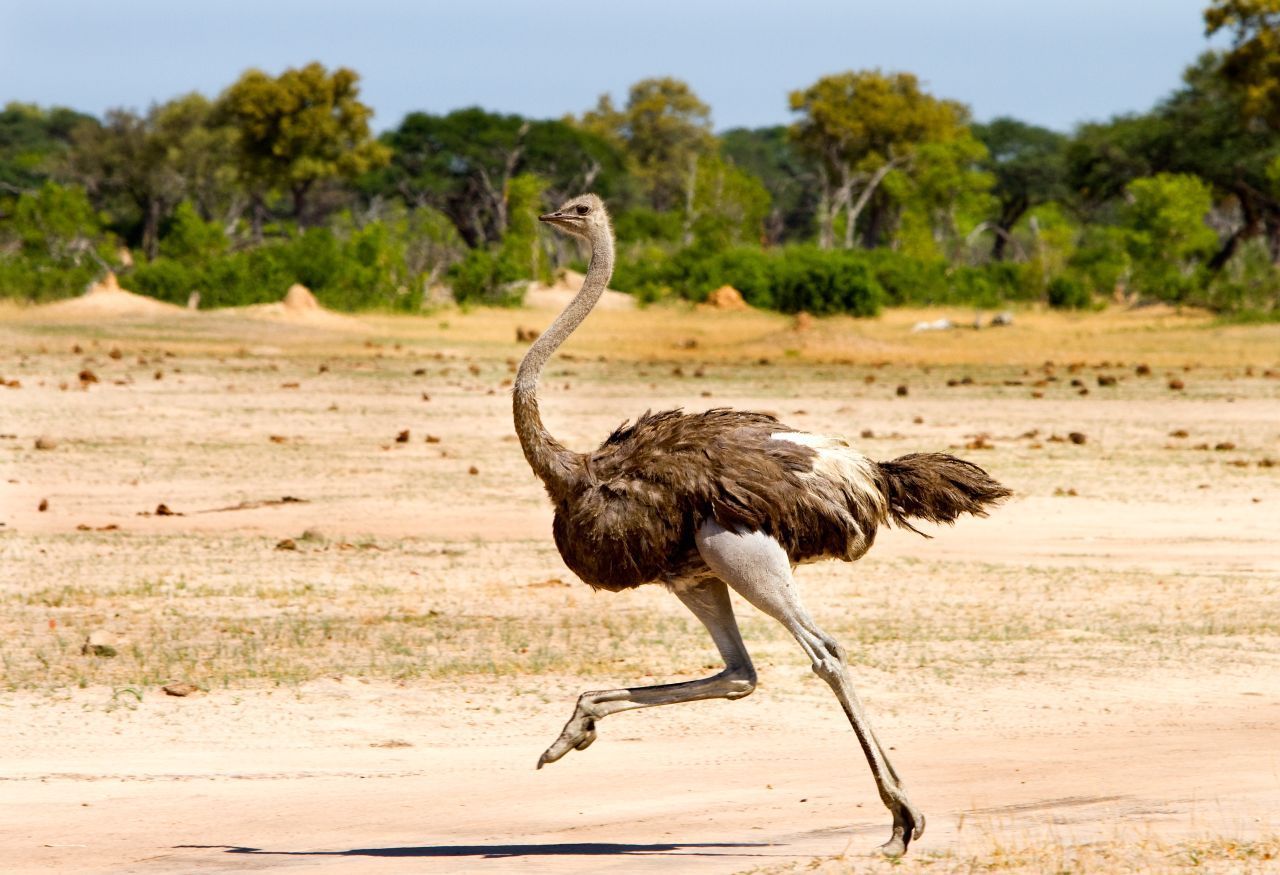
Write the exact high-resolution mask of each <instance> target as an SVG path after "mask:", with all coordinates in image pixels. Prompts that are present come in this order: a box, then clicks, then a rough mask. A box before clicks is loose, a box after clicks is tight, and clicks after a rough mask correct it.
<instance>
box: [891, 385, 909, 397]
mask: <svg viewBox="0 0 1280 875" xmlns="http://www.w3.org/2000/svg"><path fill="white" fill-rule="evenodd" d="M909 391H910V390H909V389H907V385H906V384H905V383H903V384H902V385H901V386H899V387H898V388H897V389H895V390H894V393H895V394H896V395H897V396H898V397H899V398H906V397H907V393H908V392H909Z"/></svg>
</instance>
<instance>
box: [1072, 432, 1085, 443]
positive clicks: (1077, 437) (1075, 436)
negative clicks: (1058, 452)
mask: <svg viewBox="0 0 1280 875" xmlns="http://www.w3.org/2000/svg"><path fill="white" fill-rule="evenodd" d="M1067 440H1069V441H1071V443H1073V444H1083V443H1087V442H1088V440H1089V438H1088V436H1086V435H1085V433H1084V432H1082V431H1072V432H1068V433H1067Z"/></svg>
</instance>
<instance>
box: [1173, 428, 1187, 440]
mask: <svg viewBox="0 0 1280 875" xmlns="http://www.w3.org/2000/svg"><path fill="white" fill-rule="evenodd" d="M1186 436H1187V430H1186V429H1185V428H1175V429H1174V430H1173V431H1171V432H1169V437H1173V438H1184V437H1186Z"/></svg>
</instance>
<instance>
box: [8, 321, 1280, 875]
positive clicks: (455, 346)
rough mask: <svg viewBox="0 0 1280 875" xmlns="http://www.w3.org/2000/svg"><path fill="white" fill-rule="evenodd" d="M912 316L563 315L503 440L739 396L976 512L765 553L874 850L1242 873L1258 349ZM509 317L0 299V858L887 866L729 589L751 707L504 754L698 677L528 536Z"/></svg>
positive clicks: (1270, 513)
mask: <svg viewBox="0 0 1280 875" xmlns="http://www.w3.org/2000/svg"><path fill="white" fill-rule="evenodd" d="M940 315H948V316H952V317H953V318H955V317H957V316H958V315H959V314H954V313H934V312H901V313H890V314H888V315H886V316H885V317H883V318H882V319H879V320H876V321H869V322H853V321H851V320H844V319H834V320H819V321H818V322H816V323H814V324H813V325H812V326H811V327H808V328H807V329H806V330H797V328H796V327H795V325H794V324H793V323H792V322H791V321H790V320H787V319H784V318H782V317H777V316H770V315H766V314H760V313H750V312H748V313H714V312H703V311H688V310H675V309H665V308H651V309H649V310H644V311H638V312H600V313H597V314H595V315H593V316H592V318H591V320H589V321H588V323H587V324H586V325H585V326H584V328H583V330H582V331H581V332H580V335H579V336H578V337H575V338H574V339H573V340H572V341H571V342H570V344H569V345H568V347H567V349H566V352H567V353H568V354H567V355H564V356H561V357H560V358H558V359H555V360H553V362H552V364H551V366H550V368H549V372H548V374H547V375H546V377H545V379H544V391H543V397H544V403H543V407H544V416H545V418H546V420H547V424H548V426H549V428H550V429H551V431H552V432H553V433H554V434H556V435H557V436H558V437H560V438H561V439H562V440H563V441H564V442H566V443H567V444H569V445H570V446H573V447H577V448H583V449H585V448H587V447H590V446H592V445H594V444H595V443H598V442H599V440H601V439H602V438H603V436H604V435H605V434H607V433H608V432H609V430H611V429H612V428H613V427H614V426H616V425H617V424H618V422H619V421H621V420H622V419H625V418H627V417H633V416H635V415H636V414H637V413H639V412H641V411H643V410H644V409H645V408H648V407H652V408H655V409H657V408H663V407H668V406H675V405H683V406H685V407H686V408H690V409H697V408H701V407H706V406H712V405H732V406H735V407H748V408H755V409H763V410H769V411H773V412H776V413H777V414H778V415H779V416H780V417H781V418H782V419H783V420H784V421H786V422H788V423H790V424H792V425H794V426H797V427H800V428H805V429H809V430H814V431H823V432H835V433H841V434H844V435H847V436H849V437H850V438H851V440H852V442H853V443H854V444H855V445H857V446H859V447H861V448H863V449H864V450H865V452H867V453H868V454H869V455H871V456H873V457H875V458H886V459H887V458H892V457H895V456H898V455H901V454H903V453H906V452H911V451H917V450H943V451H952V452H956V453H958V454H960V455H963V456H965V457H968V458H971V459H973V460H975V461H977V462H978V463H980V464H982V465H984V466H985V467H986V468H987V469H988V470H989V471H991V472H992V473H993V474H994V475H995V476H997V477H998V478H999V479H1000V480H1002V481H1003V482H1005V483H1006V484H1008V485H1009V486H1010V487H1012V488H1013V489H1014V490H1015V493H1016V497H1015V498H1014V499H1013V500H1011V501H1010V502H1009V503H1008V504H1007V505H1005V506H1004V507H1002V508H1000V509H999V510H997V511H996V512H995V513H993V515H992V516H991V517H990V518H989V519H964V520H961V521H960V522H959V523H958V525H957V526H956V527H954V528H952V529H932V528H931V529H929V530H928V533H929V534H930V535H932V536H933V538H932V540H923V539H921V538H919V537H918V536H916V535H914V534H912V533H910V532H898V531H886V532H883V533H882V534H881V537H880V539H879V542H878V543H877V544H876V546H875V548H874V549H873V550H872V551H871V553H870V554H869V555H868V556H867V557H866V558H864V559H863V560H862V561H860V562H858V563H857V564H856V565H845V564H842V563H832V564H827V565H820V566H812V567H806V568H804V569H801V570H800V572H799V574H798V577H799V580H800V583H801V586H802V589H803V591H804V594H805V599H806V601H807V603H808V604H809V606H810V608H811V609H812V611H813V613H814V614H815V616H816V617H817V619H818V621H819V623H821V624H822V625H823V626H824V627H825V628H826V629H827V630H828V631H830V632H831V633H832V634H834V635H835V636H836V637H837V638H839V639H840V640H841V641H842V642H843V643H844V645H845V646H846V648H847V649H848V652H849V656H850V661H851V664H852V666H853V674H854V678H855V684H856V685H857V687H858V689H859V690H860V692H861V694H862V696H863V699H864V703H865V704H866V706H867V708H868V710H869V712H870V714H871V715H872V719H873V720H874V722H875V723H876V725H877V727H878V731H879V734H880V736H881V738H882V739H883V740H884V741H885V742H886V744H889V745H890V746H891V747H892V751H891V753H892V756H893V757H894V759H895V763H896V765H897V768H898V770H899V771H900V772H901V773H902V774H903V776H904V778H905V779H906V781H907V783H908V786H909V788H910V789H911V792H912V797H913V799H914V800H915V802H916V804H917V805H919V806H920V807H921V808H922V809H923V810H924V811H925V812H926V813H927V815H928V817H929V822H928V830H927V832H926V833H925V835H924V837H923V838H922V839H921V840H920V841H919V842H918V843H916V844H915V845H913V847H912V849H911V852H910V854H909V855H908V857H907V858H906V859H905V861H904V863H903V864H902V865H901V866H900V867H898V868H899V869H901V870H904V871H928V872H950V871H964V872H969V871H975V870H978V871H989V870H997V871H1026V872H1041V871H1045V872H1058V871H1171V870H1180V869H1182V868H1189V869H1190V868H1195V869H1196V871H1221V872H1240V871H1258V872H1262V871H1273V870H1274V869H1275V867H1276V866H1277V862H1276V861H1277V854H1280V841H1278V840H1277V835H1278V834H1280V823H1277V815H1276V813H1275V812H1276V811H1278V810H1280V734H1278V730H1277V726H1280V541H1278V538H1277V533H1276V532H1277V521H1278V520H1280V464H1277V463H1280V331H1278V330H1277V326H1267V327H1221V326H1215V325H1214V324H1212V323H1211V322H1210V321H1209V320H1208V319H1207V318H1205V317H1200V316H1194V315H1185V316H1184V315H1178V314H1174V313H1168V312H1162V311H1150V310H1148V311H1136V312H1109V313H1103V314H1091V315H1087V316H1063V315H1058V314H1038V313H1020V314H1018V319H1017V322H1016V324H1015V325H1014V326H1013V327H1009V328H1002V329H987V330H983V331H978V332H975V331H971V330H967V329H965V330H957V331H953V332H949V333H938V334H919V335H913V334H911V333H910V331H909V329H910V326H911V325H912V324H913V323H914V322H916V321H921V320H929V319H934V318H937V317H938V316H940ZM550 316H551V314H550V313H547V312H530V311H513V312H484V311H480V312H475V313H470V314H458V313H447V314H442V315H438V316H435V317H432V318H420V319H408V318H391V317H376V318H375V317H365V318H364V319H362V320H358V321H357V320H352V322H351V323H346V322H344V323H341V324H339V323H333V324H332V326H325V327H317V323H315V322H314V321H313V322H311V323H307V324H301V323H298V324H295V323H293V322H290V321H289V320H288V319H276V320H271V321H268V320H263V319H255V318H252V317H251V315H249V314H239V315H236V314H192V313H186V312H180V313H173V314H161V315H156V316H148V317H143V318H141V319H136V318H135V319H134V320H132V321H131V320H128V319H123V320H121V319H109V318H106V317H105V316H102V317H99V318H96V319H95V321H92V322H86V321H84V320H83V318H80V321H76V318H77V317H75V316H74V315H72V316H71V317H68V316H67V315H65V314H63V315H58V314H56V313H49V312H47V311H41V310H38V309H37V310H15V309H9V310H4V311H0V350H2V351H3V352H0V377H2V378H3V379H4V381H5V383H6V385H7V386H9V387H8V388H0V465H2V466H3V470H2V471H0V473H2V474H3V477H2V478H0V523H2V525H0V672H2V674H0V686H2V687H3V692H0V714H2V715H3V719H2V720H0V746H2V749H3V750H4V751H5V754H4V757H3V760H2V761H0V870H2V871H5V872H27V871H31V872H35V871H53V870H57V871H83V872H141V873H150V872H198V871H206V870H251V869H264V868H275V867H289V868H295V869H298V870H324V871H343V872H345V871H375V872H459V871H490V872H506V871H531V872H544V871H545V872H597V871H608V872H630V871H636V872H649V871H694V872H738V871H753V870H759V871H768V872H773V871H802V870H808V869H810V868H812V867H817V868H818V869H819V870H820V871H874V872H878V871H888V870H889V869H890V868H894V867H893V866H891V865H890V864H889V863H887V862H884V861H879V860H876V859H875V858H872V857H868V856H866V852H867V851H868V850H870V849H871V848H872V847H874V846H875V845H876V844H878V843H880V842H881V841H883V840H884V839H886V838H887V837H888V832H889V817H888V815H887V814H886V812H885V811H884V809H883V808H882V806H881V805H880V802H879V800H878V798H877V796H876V794H875V791H874V787H873V785H872V782H871V780H870V777H869V775H868V774H867V770H866V766H865V764H864V762H863V758H862V755H861V753H860V751H859V750H858V748H857V745H856V743H855V741H854V738H853V736H852V733H851V732H850V730H849V728H848V725H847V723H846V722H845V721H844V717H843V715H842V713H841V712H840V710H839V708H838V706H837V705H836V703H835V701H834V699H833V697H832V696H831V694H830V692H829V691H828V690H827V688H826V687H825V686H824V685H823V684H822V683H821V682H820V681H819V680H818V679H817V678H816V677H815V676H813V675H812V673H811V672H810V671H809V667H808V665H807V664H806V663H805V661H804V659H803V657H802V656H801V654H800V652H799V649H798V647H797V646H796V645H795V644H794V642H793V641H791V640H790V639H789V638H788V637H787V636H786V634H785V633H784V632H783V631H782V630H781V629H780V628H778V627H776V626H775V625H774V624H772V623H771V622H770V621H767V620H766V619H765V618H763V617H761V616H760V615H758V614H756V613H755V612H754V611H752V610H751V609H750V608H749V607H747V606H745V605H741V604H740V605H739V606H738V607H739V615H740V618H741V620H742V626H743V631H744V636H745V638H746V640H747V643H748V647H749V648H750V649H751V650H752V653H753V655H754V657H755V659H756V662H757V667H758V669H759V672H760V676H761V683H760V687H759V689H758V690H757V691H756V693H755V694H754V695H752V696H750V697H749V698H747V699H745V700H742V701H739V702H733V703H729V702H723V701H717V702H704V703H696V704H690V705H684V706H679V707H671V708H665V709H655V710H650V711H640V712H634V713H628V714H623V715H619V716H616V717H612V718H610V719H609V720H607V721H604V722H603V723H602V724H601V727H600V740H599V741H598V743H597V744H596V745H595V746H594V747H592V748H591V749H590V750H589V751H585V752H581V753H579V752H574V753H572V754H570V755H569V756H568V757H567V758H566V759H565V760H563V761H562V762H559V763H556V764H554V765H552V766H549V767H548V768H546V769H544V770H542V771H537V772H535V771H534V770H533V764H534V762H535V761H536V759H537V756H538V754H539V753H540V752H541V751H542V750H543V748H544V747H545V746H546V745H547V744H549V743H550V742H551V741H552V739H553V738H554V737H555V736H556V734H557V733H558V732H559V730H560V727H561V725H562V723H563V721H564V719H565V718H567V717H568V715H569V712H570V710H571V707H572V703H573V699H574V697H575V696H576V694H577V693H578V692H579V691H581V690H582V689H601V688H608V687H610V686H615V685H624V684H636V683H657V682H662V681H667V680H678V679H687V678H692V677H697V676H700V675H704V674H707V673H710V672H712V671H714V670H716V669H717V667H718V666H717V663H716V658H715V651H714V649H713V647H712V646H711V644H710V642H709V641H708V640H706V636H705V633H704V632H703V631H702V630H701V628H700V627H698V626H697V624H696V622H695V621H694V620H693V619H692V618H691V617H690V616H688V615H687V614H686V613H685V612H684V610H683V609H682V608H681V606H680V605H679V603H678V602H677V601H676V600H675V599H674V598H672V597H671V596H670V595H669V594H667V593H666V592H664V591H662V590H661V589H660V588H657V587H649V588H646V589H643V590H641V591H636V592H631V593H624V594H620V595H611V594H595V593H592V592H591V591H590V590H589V589H588V588H587V587H585V586H584V585H582V584H581V583H579V582H577V581H576V580H574V579H573V577H572V575H571V574H569V573H568V572H567V571H566V570H565V569H564V568H563V566H562V565H561V563H560V561H559V558H558V556H557V554H556V553H555V550H554V547H553V546H552V545H551V542H550V537H549V523H550V514H549V512H548V510H547V507H546V504H545V500H544V498H543V496H542V494H541V491H540V487H539V485H538V483H537V482H536V481H535V480H534V479H533V478H532V476H531V475H530V474H529V472H528V470H527V468H526V466H525V463H524V460H523V458H522V456H521V454H520V449H519V446H518V445H517V444H516V443H515V442H514V439H513V437H512V428H511V423H510V408H509V383H508V381H509V379H510V376H511V370H512V367H513V364H514V362H515V360H516V359H517V358H518V357H519V355H520V354H521V353H522V351H523V348H524V344H518V343H516V342H515V341H514V337H515V329H516V327H517V326H524V327H529V328H533V327H539V328H540V327H543V326H544V325H545V323H546V322H548V321H549V319H550ZM1047 361H1052V362H1053V364H1052V365H1046V362H1047ZM1139 365H1145V366H1147V367H1146V370H1149V373H1147V374H1143V375H1139V374H1138V373H1137V369H1138V366H1139ZM82 371H89V372H92V376H93V377H95V378H96V380H97V381H96V382H91V381H88V380H85V381H82V380H81V379H80V378H79V374H80V372H82ZM1100 377H1102V378H1104V379H1102V380H1099V378H1100ZM1111 377H1114V378H1115V382H1114V384H1112V385H1101V383H1109V382H1110V381H1109V380H1108V379H1106V378H1111ZM1072 381H1077V382H1078V383H1079V384H1080V385H1078V386H1074V385H1072ZM1171 381H1179V382H1180V384H1181V386H1182V388H1181V389H1171V388H1170V383H1171ZM14 383H17V384H19V385H17V386H14V385H13V384H14ZM949 384H951V385H949ZM1175 385H1176V384H1175ZM899 386H903V387H906V388H905V392H906V394H905V395H900V394H898V393H899V391H900V390H899V389H898V387H899ZM1081 389H1087V390H1088V392H1087V394H1082V393H1081ZM1183 432H1185V436H1184V435H1183V434H1182V433H1183ZM402 433H407V434H406V436H405V439H404V440H403V441H398V440H397V438H398V437H400V436H401V435H402ZM1072 433H1076V434H1077V435H1078V437H1075V438H1074V439H1073V438H1072V436H1071V435H1072ZM41 437H44V438H46V439H47V440H46V441H45V444H46V445H47V444H52V448H50V449H36V441H37V439H38V438H41ZM42 503H44V504H45V509H44V510H40V509H39V508H40V507H41V505H42ZM161 505H163V506H164V508H165V510H166V511H167V513H166V512H159V511H160V506H161ZM91 636H92V637H91ZM86 645H88V646H86ZM171 682H187V683H189V684H192V685H195V686H196V687H198V688H199V689H198V690H197V691H196V692H195V693H194V694H193V695H190V696H187V697H173V696H169V695H166V694H165V693H164V692H163V691H162V689H161V687H162V686H163V685H166V684H170V683H171Z"/></svg>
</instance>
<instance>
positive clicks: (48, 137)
mask: <svg viewBox="0 0 1280 875" xmlns="http://www.w3.org/2000/svg"><path fill="white" fill-rule="evenodd" d="M85 123H89V124H93V123H95V120H94V118H93V116H89V115H85V114H84V113H81V112H76V111H75V110H72V109H67V108H66V107H61V106H55V107H50V108H48V109H42V108H40V107H38V106H35V105H34V104H27V103H16V102H14V103H9V104H8V105H6V106H5V108H4V109H3V110H2V111H0V203H3V202H4V201H5V200H6V196H17V195H20V194H22V193H24V192H29V191H34V190H35V189H37V188H38V187H39V186H40V184H41V183H42V182H43V181H44V180H45V179H48V178H49V176H50V174H51V171H52V170H53V165H55V164H56V163H57V161H58V160H59V159H60V158H61V156H62V155H64V154H65V152H66V149H67V146H68V144H69V143H70V141H71V132H72V131H73V130H74V129H75V128H76V127H78V126H79V125H82V124H85Z"/></svg>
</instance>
